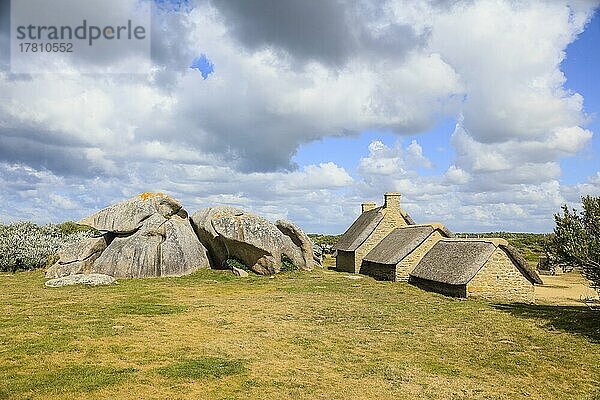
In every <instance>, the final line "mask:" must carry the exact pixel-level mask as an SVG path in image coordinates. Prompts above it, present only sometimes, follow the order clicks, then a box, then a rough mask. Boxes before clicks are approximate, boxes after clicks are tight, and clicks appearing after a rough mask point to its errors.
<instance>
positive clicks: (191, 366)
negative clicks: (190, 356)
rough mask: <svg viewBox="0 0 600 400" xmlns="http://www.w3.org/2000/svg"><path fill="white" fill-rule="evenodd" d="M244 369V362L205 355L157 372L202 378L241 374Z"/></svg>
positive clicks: (175, 376)
mask: <svg viewBox="0 0 600 400" xmlns="http://www.w3.org/2000/svg"><path fill="white" fill-rule="evenodd" d="M244 370H245V368H244V363H243V362H242V361H240V360H228V359H224V358H219V357H205V358H199V359H194V360H185V361H179V362H176V363H173V364H170V365H169V366H166V367H162V368H159V369H158V371H157V372H158V373H159V374H160V375H163V376H166V377H168V378H182V379H203V378H221V377H224V376H229V375H236V374H241V373H242V372H244Z"/></svg>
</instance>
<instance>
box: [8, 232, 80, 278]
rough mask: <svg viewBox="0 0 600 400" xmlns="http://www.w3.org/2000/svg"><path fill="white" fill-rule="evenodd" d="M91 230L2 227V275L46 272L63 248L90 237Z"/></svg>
mask: <svg viewBox="0 0 600 400" xmlns="http://www.w3.org/2000/svg"><path fill="white" fill-rule="evenodd" d="M90 235H91V232H90V230H89V228H82V229H74V228H73V226H71V225H65V224H61V225H45V226H38V225H36V224H34V223H32V222H17V223H14V224H10V225H0V271H1V272H16V271H20V270H31V269H36V268H44V267H46V266H47V264H48V263H50V262H52V261H53V260H55V255H56V252H57V251H58V250H60V249H61V248H63V247H65V246H67V245H69V244H71V243H74V242H76V241H79V240H81V239H83V238H85V237H89V236H90Z"/></svg>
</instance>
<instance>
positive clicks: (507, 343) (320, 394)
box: [0, 270, 600, 400]
mask: <svg viewBox="0 0 600 400" xmlns="http://www.w3.org/2000/svg"><path fill="white" fill-rule="evenodd" d="M345 275H347V274H344V273H336V272H332V271H328V270H318V271H314V272H311V273H306V272H289V273H285V274H281V275H277V276H275V277H274V278H269V277H263V276H258V275H251V276H250V277H249V278H246V279H239V278H235V277H234V276H233V274H231V273H230V272H228V271H200V272H198V273H196V274H193V275H191V276H187V277H182V278H163V279H146V280H120V281H119V284H118V285H113V286H108V287H92V288H90V287H65V288H60V289H46V288H44V287H43V282H44V279H43V274H42V273H41V272H40V271H33V272H23V273H17V274H14V275H1V276H0V288H2V290H0V399H29V398H32V399H77V400H81V399H95V398H123V399H139V398H181V399H186V398H190V399H192V398H193V399H196V398H202V399H224V398H229V399H236V398H237V399H264V398H277V399H286V398H290V399H297V398H298V399H313V398H323V399H349V398H352V399H372V398H377V399H514V398H517V399H518V398H524V399H544V400H546V399H558V398H560V399H597V398H598V395H599V394H600V392H599V391H598V388H599V387H600V322H599V321H600V313H599V312H597V311H592V310H590V309H587V308H584V307H567V306H550V305H523V304H493V303H488V302H484V301H473V300H467V301H460V300H456V299H452V298H447V297H444V296H440V295H437V294H431V293H427V292H424V291H421V290H419V289H417V288H414V287H412V286H410V285H408V284H405V283H392V282H377V281H375V280H373V279H370V278H366V277H365V278H363V279H360V280H350V279H347V278H345Z"/></svg>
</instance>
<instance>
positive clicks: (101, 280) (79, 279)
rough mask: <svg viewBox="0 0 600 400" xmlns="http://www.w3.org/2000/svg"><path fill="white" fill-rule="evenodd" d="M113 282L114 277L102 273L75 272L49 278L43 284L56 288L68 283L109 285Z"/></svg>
mask: <svg viewBox="0 0 600 400" xmlns="http://www.w3.org/2000/svg"><path fill="white" fill-rule="evenodd" d="M115 282H116V280H115V278H113V277H112V276H108V275H104V274H76V275H70V276H65V277H62V278H57V279H50V280H49V281H46V284H45V285H46V287H51V288H57V287H62V286H70V285H90V286H98V285H111V284H113V283H115Z"/></svg>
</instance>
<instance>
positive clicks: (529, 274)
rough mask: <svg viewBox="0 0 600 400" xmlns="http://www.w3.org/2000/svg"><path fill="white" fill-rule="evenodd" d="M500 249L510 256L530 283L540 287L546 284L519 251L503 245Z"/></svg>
mask: <svg viewBox="0 0 600 400" xmlns="http://www.w3.org/2000/svg"><path fill="white" fill-rule="evenodd" d="M500 248H501V249H502V250H504V251H505V252H506V254H508V256H509V257H510V258H511V259H512V261H513V263H515V265H516V266H517V268H518V269H519V271H521V273H522V274H523V276H524V277H525V278H527V280H528V281H529V282H531V283H534V284H538V285H543V284H544V282H543V281H542V278H540V276H539V275H538V273H537V272H536V270H535V269H533V268H531V267H530V266H529V263H528V262H527V260H525V257H523V256H522V255H521V253H519V250H517V249H516V248H515V247H513V246H511V245H505V244H501V245H500Z"/></svg>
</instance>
